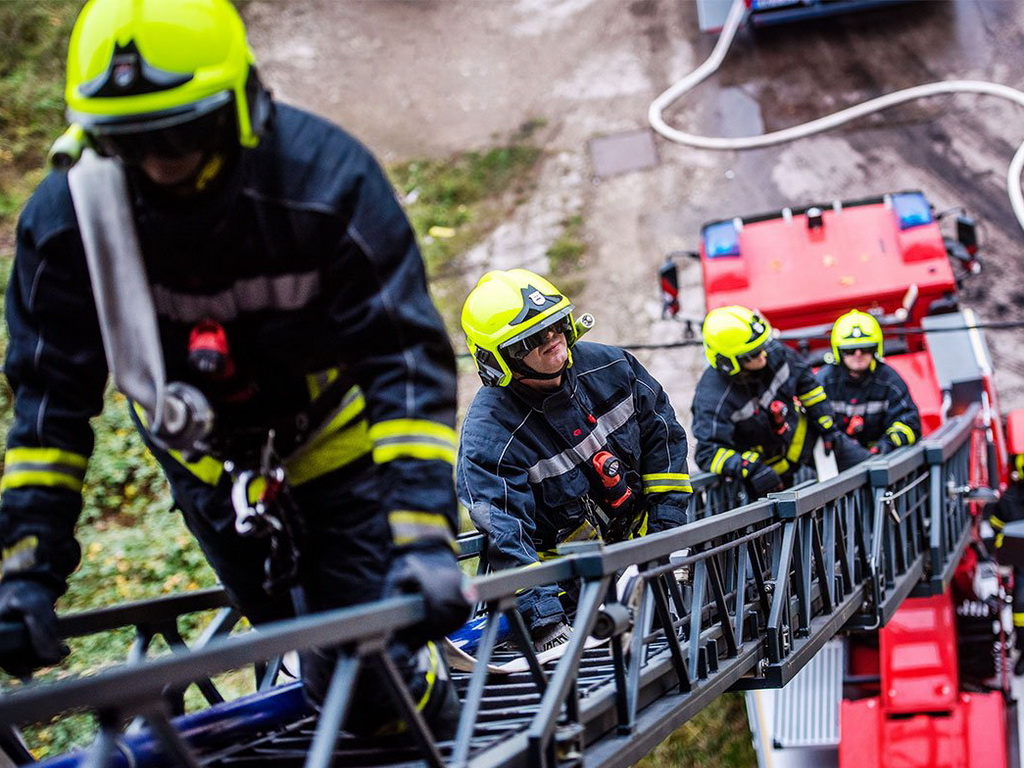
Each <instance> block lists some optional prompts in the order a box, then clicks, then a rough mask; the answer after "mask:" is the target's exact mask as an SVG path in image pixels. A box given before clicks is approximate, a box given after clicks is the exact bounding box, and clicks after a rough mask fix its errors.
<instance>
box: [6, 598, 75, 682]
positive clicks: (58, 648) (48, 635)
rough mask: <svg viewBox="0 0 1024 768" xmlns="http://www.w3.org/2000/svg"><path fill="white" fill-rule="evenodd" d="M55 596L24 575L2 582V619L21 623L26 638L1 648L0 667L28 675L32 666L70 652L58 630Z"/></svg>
mask: <svg viewBox="0 0 1024 768" xmlns="http://www.w3.org/2000/svg"><path fill="white" fill-rule="evenodd" d="M54 602H56V596H55V595H54V594H53V592H51V591H50V590H49V589H47V588H46V587H44V586H43V585H42V584H40V583H38V582H35V581H27V580H25V579H15V580H12V581H3V582H0V623H13V624H21V625H22V626H23V627H24V628H25V640H26V642H25V643H24V644H23V645H22V646H21V647H20V648H15V649H10V650H4V651H2V652H0V667H2V668H3V669H4V670H5V671H6V672H8V673H9V674H12V675H15V676H17V677H21V678H26V677H29V676H30V675H31V674H32V671H33V670H36V669H39V668H40V667H50V666H53V665H54V664H57V663H58V662H59V661H60V660H61V659H63V658H64V657H65V656H67V655H68V653H69V652H70V651H69V650H68V647H67V646H66V645H65V644H64V642H63V641H62V640H61V639H60V637H59V636H58V634H57V614H56V612H55V611H54V610H53V604H54Z"/></svg>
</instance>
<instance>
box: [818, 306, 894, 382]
mask: <svg viewBox="0 0 1024 768" xmlns="http://www.w3.org/2000/svg"><path fill="white" fill-rule="evenodd" d="M831 339H832V362H833V364H835V365H839V364H840V363H842V357H843V350H844V349H846V350H850V349H867V348H871V350H872V354H873V355H874V360H872V362H871V369H872V370H874V367H875V360H881V359H882V356H883V344H884V338H883V336H882V327H881V326H880V325H879V324H878V321H877V320H875V318H874V317H872V316H871V315H869V314H867V313H866V312H860V311H859V310H856V309H854V310H852V311H850V312H847V313H846V314H845V315H843V316H842V317H840V318H839V319H838V320H836V321H835V323H834V324H833V325H832V337H831Z"/></svg>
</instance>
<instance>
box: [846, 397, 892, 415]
mask: <svg viewBox="0 0 1024 768" xmlns="http://www.w3.org/2000/svg"><path fill="white" fill-rule="evenodd" d="M832 409H833V410H834V411H835V412H836V413H841V414H843V415H844V416H866V415H867V414H869V413H884V412H885V411H887V410H889V401H888V400H872V401H870V402H867V403H847V402H845V401H843V400H833V401H832Z"/></svg>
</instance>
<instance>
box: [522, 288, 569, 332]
mask: <svg viewBox="0 0 1024 768" xmlns="http://www.w3.org/2000/svg"><path fill="white" fill-rule="evenodd" d="M520 290H521V292H522V294H523V308H522V310H520V312H519V314H518V315H516V316H515V317H514V318H513V319H512V320H511V321H510V322H509V325H519V324H520V323H525V322H526V321H527V320H530V319H531V318H534V317H536V316H537V315H539V314H540V313H542V312H543V311H544V310H546V309H550V308H551V307H553V306H555V305H556V304H558V302H560V301H562V297H561V296H560V295H557V294H556V295H554V296H551V295H549V294H546V293H544V292H542V291H541V290H539V289H537V288H534V287H533V286H532V285H527V286H526V287H525V288H522V289H520Z"/></svg>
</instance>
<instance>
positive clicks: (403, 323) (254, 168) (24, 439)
mask: <svg viewBox="0 0 1024 768" xmlns="http://www.w3.org/2000/svg"><path fill="white" fill-rule="evenodd" d="M66 99H67V104H68V114H69V117H70V118H71V120H72V121H73V122H74V123H76V124H77V125H79V126H81V129H82V130H83V132H84V135H85V137H86V138H87V140H88V143H89V145H91V146H92V147H94V148H95V150H96V152H97V153H98V154H99V155H100V156H101V157H104V158H107V159H106V160H101V159H97V158H96V157H95V156H93V155H91V154H90V153H89V152H88V151H87V152H86V156H87V157H88V158H90V159H91V161H94V162H95V163H100V164H101V165H102V166H103V167H104V168H107V169H112V170H110V172H111V173H114V174H116V175H117V177H118V178H122V177H123V179H124V183H125V185H126V187H125V188H126V189H127V192H128V194H127V196H126V199H125V200H124V201H123V203H122V202H120V201H118V200H116V199H111V200H109V201H106V202H105V205H106V208H107V209H109V208H111V207H116V206H119V205H120V206H121V208H120V209H118V210H119V212H120V213H123V214H124V221H125V222H127V226H126V227H125V229H126V230H129V232H127V233H126V232H122V231H114V230H113V229H111V228H110V227H108V226H107V225H106V223H105V222H98V221H96V220H94V219H83V218H82V214H81V211H79V210H78V202H79V200H78V198H77V197H76V198H75V202H74V205H73V204H72V194H74V190H73V188H72V187H71V184H69V174H64V173H58V172H53V173H51V174H50V175H48V176H47V177H46V178H45V179H44V180H43V181H42V182H41V184H40V185H39V187H38V189H37V190H36V191H35V193H34V194H33V196H32V198H31V199H30V201H29V202H28V204H27V205H26V207H25V209H24V211H23V212H22V214H21V216H20V219H19V223H18V228H17V245H16V254H15V261H14V266H13V273H12V275H11V278H10V284H9V289H8V293H7V309H6V312H7V322H8V326H9V329H10V342H9V346H8V349H7V358H6V368H5V370H6V374H7V377H8V379H9V381H10V384H11V387H12V389H13V392H14V413H15V416H14V421H13V425H12V426H11V429H10V433H9V438H8V446H7V453H6V456H5V472H4V476H3V482H2V502H0V504H2V510H0V545H2V547H3V575H2V580H0V620H3V621H17V622H21V623H23V624H24V625H25V626H26V627H27V629H28V637H29V638H30V641H31V642H30V644H29V647H26V648H24V649H21V650H18V651H10V652H5V653H4V654H3V656H2V657H0V666H3V667H4V668H5V669H6V670H7V671H9V672H11V673H13V674H16V675H21V676H24V675H26V674H28V673H29V672H30V671H31V670H33V669H35V668H38V667H40V666H44V665H50V664H54V663H56V662H58V661H59V660H60V658H61V657H62V655H63V654H64V653H66V648H64V647H63V646H62V643H61V641H60V640H59V639H58V637H57V635H56V632H55V626H56V621H55V615H54V608H53V605H54V601H55V600H56V599H57V598H58V597H59V596H60V595H61V594H62V593H63V592H64V591H65V589H66V580H67V578H68V576H69V574H70V573H71V572H72V571H73V570H74V569H75V567H76V565H77V564H78V562H79V559H80V548H79V545H78V544H77V542H76V540H75V537H74V526H75V521H76V519H77V518H78V516H79V513H80V510H81V505H82V499H81V490H82V479H83V476H84V474H85V468H86V464H87V461H88V458H89V455H90V453H91V451H92V447H93V434H92V430H91V427H90V424H89V419H90V417H92V416H95V415H96V414H98V413H99V412H100V410H101V408H102V403H103V390H104V383H105V381H106V378H107V375H108V363H107V359H106V357H105V353H104V342H105V341H106V340H107V335H106V334H107V333H108V332H110V333H113V331H112V330H111V329H109V328H106V327H105V326H101V322H100V319H99V317H100V315H101V313H100V312H99V309H98V308H99V307H100V303H99V302H98V301H96V300H94V298H93V290H91V288H90V286H91V283H92V282H93V281H98V282H100V283H102V285H99V286H95V288H96V291H97V292H104V293H106V294H107V295H111V294H112V293H116V288H117V281H118V279H119V275H118V274H99V275H97V274H92V273H91V272H90V269H91V267H90V263H89V262H88V258H91V254H92V253H93V252H92V251H90V250H89V246H88V243H87V241H86V240H85V239H84V238H83V233H84V232H86V231H90V232H97V231H98V232H100V234H101V235H102V236H103V237H105V238H107V240H108V241H109V242H115V243H119V244H120V246H124V247H132V246H131V243H128V245H125V242H126V239H127V235H128V234H131V235H134V237H135V238H136V240H135V243H136V245H134V246H133V247H134V248H135V253H134V255H135V257H136V258H137V259H141V261H142V262H143V263H144V266H145V274H146V275H148V281H149V290H150V292H151V294H152V304H151V306H152V307H154V313H155V315H156V317H155V318H154V320H153V322H154V326H155V327H158V329H159V342H158V346H159V347H160V349H159V350H158V351H159V352H160V353H162V355H163V363H164V365H165V366H166V372H167V380H168V381H173V382H185V383H187V384H188V385H190V386H191V387H193V388H194V390H198V391H199V392H201V393H202V395H203V396H204V397H205V398H206V399H207V401H208V404H209V407H210V409H211V410H212V412H213V424H214V426H213V431H212V433H211V434H210V435H209V436H208V440H207V442H206V443H205V445H207V446H212V447H211V448H210V452H209V453H206V454H204V453H194V452H192V453H188V454H186V453H182V452H178V451H171V450H167V449H166V445H164V444H161V443H159V441H158V440H156V439H155V437H154V435H155V432H151V431H149V430H147V429H146V428H145V427H143V426H142V425H141V420H140V429H141V430H142V432H143V436H144V438H145V439H146V441H147V443H148V444H149V445H150V447H151V448H152V449H153V452H154V453H155V455H156V458H157V460H158V461H159V462H160V464H161V465H162V467H163V469H164V471H165V472H166V474H167V476H168V479H169V480H170V484H171V490H172V494H173V497H174V501H175V503H176V505H177V506H178V507H179V508H180V510H181V512H182V514H183V516H184V520H185V523H186V525H187V526H188V527H189V529H190V530H191V531H192V533H193V534H194V535H195V536H196V538H197V539H198V541H199V544H200V545H201V547H202V549H203V551H204V553H205V555H206V556H207V558H208V559H209V561H210V563H211V565H212V566H213V568H214V570H215V571H216V572H217V574H218V576H219V577H220V579H221V581H222V582H223V584H224V587H225V588H226V589H227V591H228V593H229V595H230V596H231V598H232V599H233V600H234V602H235V603H237V605H238V607H239V608H240V610H241V611H242V612H243V613H244V614H245V615H246V616H247V617H248V618H249V619H250V620H252V621H253V622H255V623H262V622H267V621H271V620H277V619H283V618H287V617H289V616H292V615H293V614H294V613H295V612H296V611H297V610H299V608H300V606H298V605H297V604H296V602H295V601H293V600H292V599H290V598H289V595H288V594H282V593H271V594H268V593H267V591H266V589H265V588H264V578H265V576H264V567H265V565H267V564H272V563H273V558H272V556H271V554H270V553H269V552H268V548H269V547H270V544H269V543H268V540H267V539H266V538H245V537H243V536H241V535H240V534H239V533H238V531H237V530H236V525H235V519H234V511H233V507H232V504H231V500H230V499H229V491H230V487H231V482H230V478H229V477H228V475H229V472H228V471H226V470H228V469H230V468H228V467H226V466H225V464H224V463H223V461H222V459H224V458H231V459H232V460H234V459H237V458H238V457H239V456H247V455H255V454H260V453H262V454H264V455H269V454H274V455H278V456H279V457H280V459H281V462H282V465H283V468H284V470H285V472H286V477H287V479H288V481H289V482H290V486H291V489H292V496H293V500H294V506H295V509H296V511H297V515H298V521H297V522H298V524H299V525H298V529H297V531H296V533H295V537H296V538H295V544H296V547H297V548H298V551H299V555H300V557H301V561H300V570H299V572H298V580H299V584H300V586H301V587H302V589H303V591H304V598H305V602H306V604H307V607H308V610H309V611H311V612H320V611H325V610H328V609H333V608H337V607H340V606H347V605H352V604H356V603H365V602H368V601H372V600H375V599H378V598H380V597H382V596H384V595H388V594H394V593H399V592H403V593H404V592H412V591H415V592H421V593H422V594H423V596H424V598H425V600H424V602H425V607H426V611H425V613H426V618H425V621H424V623H423V624H422V625H421V626H418V627H416V628H415V629H413V630H411V631H410V632H408V633H407V634H405V635H404V636H403V638H402V640H403V642H402V643H399V644H396V645H395V648H394V652H393V656H394V658H395V660H396V662H397V664H398V666H399V668H400V670H401V671H402V674H403V676H404V677H405V679H406V680H407V682H408V683H409V685H410V689H411V691H412V693H413V697H414V700H415V701H418V702H419V705H420V707H421V708H422V709H423V712H424V715H425V717H426V718H427V720H428V722H430V723H432V724H433V726H434V727H435V729H436V732H438V733H440V732H450V731H451V730H452V728H453V726H454V720H453V717H456V716H457V707H458V704H457V700H456V699H455V698H454V695H453V694H452V688H451V685H450V684H449V683H448V682H447V680H446V678H445V675H444V674H443V671H439V670H438V668H437V662H438V659H439V655H438V653H437V649H436V647H435V646H434V644H433V643H428V644H426V645H424V644H425V643H426V641H427V640H429V639H432V638H439V637H441V636H442V635H443V634H444V633H445V632H448V631H451V630H452V629H454V628H455V627H458V626H459V625H460V624H461V623H462V621H464V620H465V618H466V617H467V615H468V610H469V606H468V604H467V602H466V599H465V597H464V595H463V592H462V585H463V578H462V574H461V571H460V569H459V567H458V563H457V561H456V557H455V539H454V535H455V531H456V525H457V504H456V500H455V493H454V484H453V481H452V466H453V464H454V458H455V431H454V419H455V366H454V355H453V353H452V350H451V346H450V343H449V341H448V338H447V336H446V334H445V330H444V327H443V325H442V323H441V320H440V317H439V316H438V313H437V312H436V310H435V308H434V307H433V305H432V304H431V302H430V299H429V297H428V293H427V287H426V280H425V275H424V268H423V264H422V260H421V258H420V254H419V251H418V248H417V246H416V243H415V240H414V236H413V232H412V230H411V228H410V226H409V223H408V221H407V219H406V217H405V215H404V214H403V212H402V211H401V209H400V207H399V205H398V204H397V202H396V199H395V195H394V192H393V190H392V188H391V186H390V184H389V183H388V181H387V179H386V177H385V176H384V174H383V173H382V171H381V169H380V168H379V166H378V164H377V162H376V160H375V159H374V158H373V157H372V155H370V153H369V152H368V151H367V150H366V149H365V148H363V147H362V146H361V145H360V144H359V143H358V142H357V141H356V140H354V139H353V138H352V137H351V136H349V135H348V134H347V133H345V132H343V131H342V130H341V129H339V128H337V127H335V126H333V125H331V124H329V123H328V122H326V121H324V120H322V119H320V118H318V117H315V116H314V115H312V114H308V113H306V112H303V111H301V110H298V109H294V108H292V107H289V106H286V105H283V104H278V103H275V101H274V100H273V99H272V98H271V96H270V93H269V91H267V89H266V88H265V87H264V86H263V85H262V83H261V82H260V79H259V76H258V74H257V71H256V68H255V66H254V60H253V56H252V52H251V50H250V48H249V46H248V44H247V42H246V37H245V29H244V26H243V23H242V20H241V18H240V17H239V16H238V14H237V12H236V11H235V10H234V7H233V6H232V5H231V3H230V2H228V0H91V1H90V2H89V3H87V4H86V5H85V6H84V8H83V9H82V11H81V14H80V15H79V17H78V20H77V23H76V25H75V27H74V30H73V32H72V35H71V40H70V47H69V53H68V64H67V88H66ZM85 161H86V157H83V158H82V163H83V165H86V162H85ZM75 170H76V171H77V170H80V168H79V169H75ZM73 172H74V171H73ZM73 181H74V179H71V183H73ZM128 198H130V199H128ZM102 210H104V208H102V207H101V211H102ZM76 213H77V216H76ZM136 352H137V353H138V356H141V353H142V350H136ZM133 357H134V355H127V356H125V359H120V360H118V361H117V362H118V364H119V365H132V364H136V365H137V364H138V361H136V360H134V359H133ZM111 369H112V370H114V371H115V373H117V369H116V368H115V367H114V366H113V365H112V366H111ZM121 373H123V371H122V372H121ZM268 441H270V442H269V443H268ZM218 446H219V447H218ZM417 648H420V649H421V650H419V651H418V652H417V651H416V649H417ZM335 657H336V654H335V652H334V651H332V650H331V649H321V650H319V651H316V652H313V653H310V654H307V655H306V656H304V658H303V662H302V673H303V678H304V680H305V683H306V686H307V691H308V693H309V695H310V697H311V698H312V699H313V700H314V702H316V701H317V700H319V699H320V697H322V695H323V694H324V692H325V691H324V686H325V685H326V684H327V683H328V682H329V680H330V675H331V670H332V668H333V665H334V660H335ZM379 674H382V673H378V672H377V671H376V670H375V669H374V670H367V671H365V672H363V673H362V675H361V678H360V682H359V689H360V693H359V694H358V699H357V700H358V701H359V702H360V705H359V707H357V708H355V711H354V713H353V715H352V716H351V717H350V718H349V721H348V726H349V728H350V730H356V731H360V732H374V731H376V730H377V729H379V728H383V727H394V726H398V725H400V724H399V723H397V722H396V721H395V720H394V718H395V717H396V716H397V715H396V711H395V709H394V706H393V704H392V702H391V700H390V697H389V694H388V691H387V686H386V685H385V683H384V680H383V679H382V678H381V677H380V676H379Z"/></svg>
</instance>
